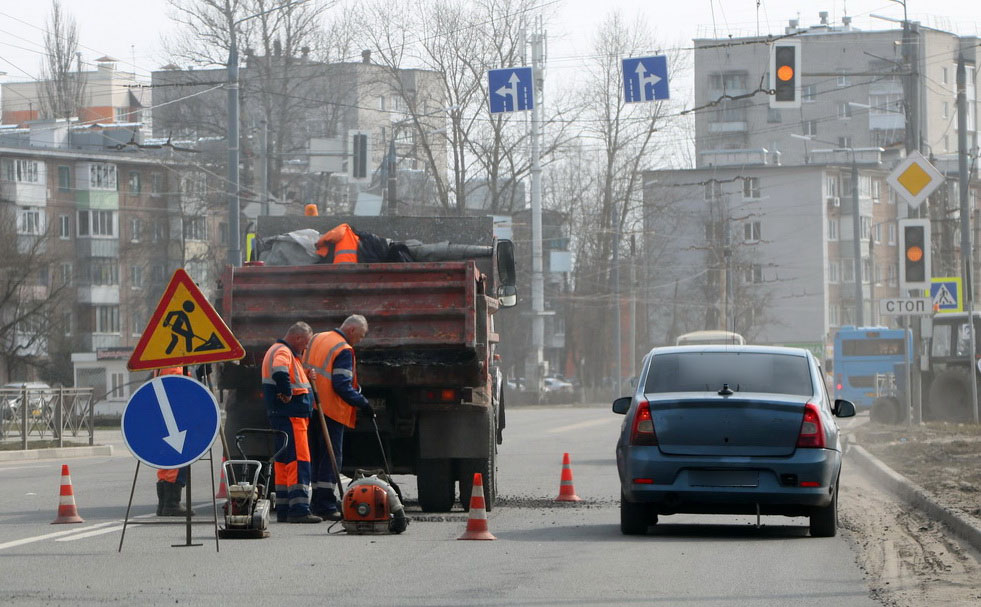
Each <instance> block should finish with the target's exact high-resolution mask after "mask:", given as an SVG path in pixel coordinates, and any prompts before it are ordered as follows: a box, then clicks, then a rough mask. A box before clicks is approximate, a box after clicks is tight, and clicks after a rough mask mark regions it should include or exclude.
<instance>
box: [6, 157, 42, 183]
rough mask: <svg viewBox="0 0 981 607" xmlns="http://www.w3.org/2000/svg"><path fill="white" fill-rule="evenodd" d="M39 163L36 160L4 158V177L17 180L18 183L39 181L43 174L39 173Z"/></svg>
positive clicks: (8, 179)
mask: <svg viewBox="0 0 981 607" xmlns="http://www.w3.org/2000/svg"><path fill="white" fill-rule="evenodd" d="M37 165H38V163H37V161H36V160H18V159H15V158H4V159H3V178H4V179H5V180H6V181H16V182H18V183H39V182H40V180H41V176H40V175H39V174H38V166H37Z"/></svg>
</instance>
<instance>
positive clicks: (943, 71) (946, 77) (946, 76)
mask: <svg viewBox="0 0 981 607" xmlns="http://www.w3.org/2000/svg"><path fill="white" fill-rule="evenodd" d="M949 78H950V74H949V73H948V72H947V68H945V67H942V68H940V80H941V81H942V82H943V83H944V84H950V80H949ZM944 115H945V116H946V114H944Z"/></svg>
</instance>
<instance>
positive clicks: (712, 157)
mask: <svg viewBox="0 0 981 607" xmlns="http://www.w3.org/2000/svg"><path fill="white" fill-rule="evenodd" d="M700 155H701V158H700V164H699V166H743V165H779V164H780V152H773V153H772V154H771V153H770V151H769V150H767V149H766V148H755V149H744V150H706V151H704V152H701V154H700Z"/></svg>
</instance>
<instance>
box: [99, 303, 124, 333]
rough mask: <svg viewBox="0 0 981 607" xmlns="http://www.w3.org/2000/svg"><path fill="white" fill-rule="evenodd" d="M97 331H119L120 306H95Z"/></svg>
mask: <svg viewBox="0 0 981 607" xmlns="http://www.w3.org/2000/svg"><path fill="white" fill-rule="evenodd" d="M95 332H96V333H119V306H95Z"/></svg>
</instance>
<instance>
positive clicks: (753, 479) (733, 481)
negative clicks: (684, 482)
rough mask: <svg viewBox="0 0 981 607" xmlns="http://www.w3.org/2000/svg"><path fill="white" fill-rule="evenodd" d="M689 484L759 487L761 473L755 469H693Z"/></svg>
mask: <svg viewBox="0 0 981 607" xmlns="http://www.w3.org/2000/svg"><path fill="white" fill-rule="evenodd" d="M688 484H689V485H690V486H692V487H757V486H759V484H760V473H759V472H756V471H753V470H691V471H689V472H688Z"/></svg>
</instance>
